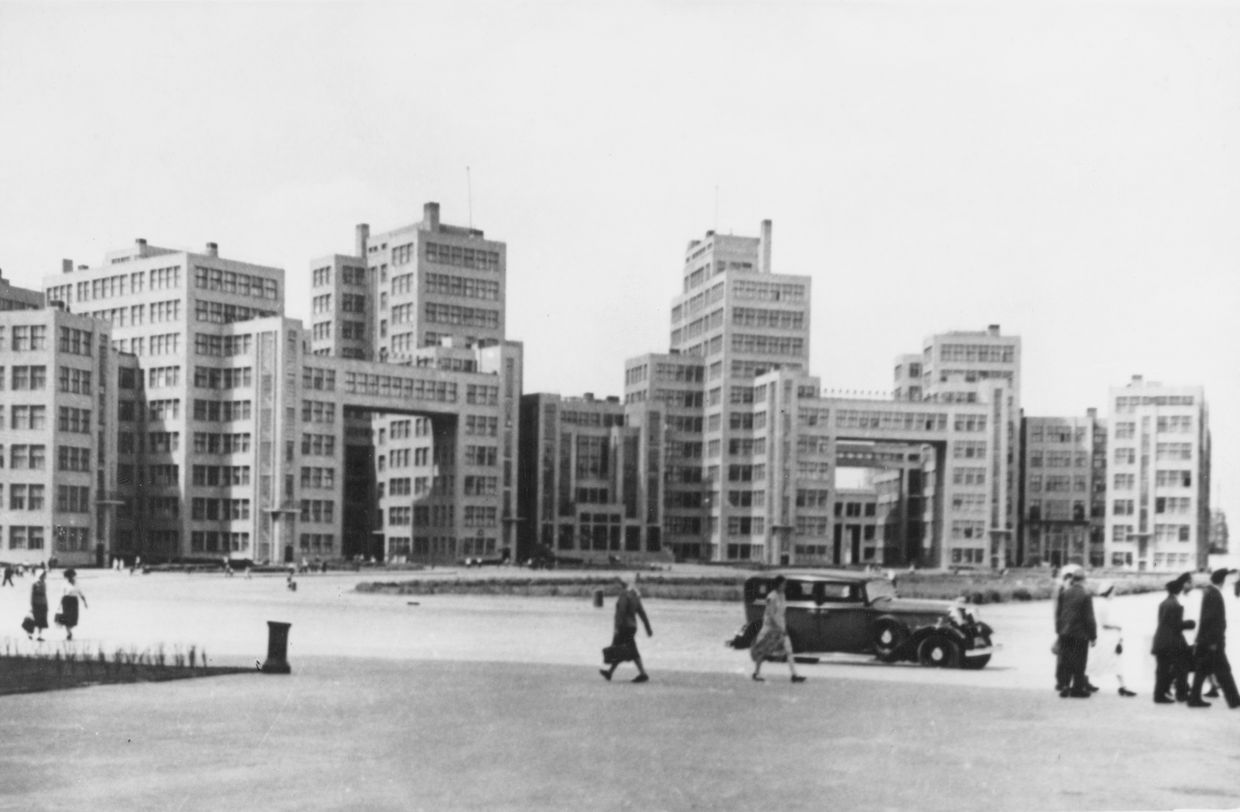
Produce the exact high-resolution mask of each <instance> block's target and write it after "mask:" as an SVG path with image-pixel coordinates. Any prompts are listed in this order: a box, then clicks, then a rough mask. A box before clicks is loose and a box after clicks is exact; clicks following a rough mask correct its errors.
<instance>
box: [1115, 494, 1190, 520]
mask: <svg viewBox="0 0 1240 812" xmlns="http://www.w3.org/2000/svg"><path fill="white" fill-rule="evenodd" d="M1140 501H1141V500H1136V499H1113V500H1111V514H1112V515H1114V516H1135V515H1136V513H1137V505H1138V504H1139V502H1140ZM1196 509H1197V506H1196V503H1195V500H1194V499H1193V498H1192V497H1191V496H1158V497H1155V498H1154V512H1155V513H1160V514H1161V513H1194V512H1196ZM1143 510H1144V508H1143Z"/></svg>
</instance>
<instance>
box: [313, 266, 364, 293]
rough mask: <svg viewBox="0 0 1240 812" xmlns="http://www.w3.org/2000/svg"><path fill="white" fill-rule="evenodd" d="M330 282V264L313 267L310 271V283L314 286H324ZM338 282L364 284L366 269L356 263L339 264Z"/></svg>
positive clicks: (354, 284)
mask: <svg viewBox="0 0 1240 812" xmlns="http://www.w3.org/2000/svg"><path fill="white" fill-rule="evenodd" d="M331 283H332V269H331V266H330V265H329V266H327V267H324V268H315V269H314V270H313V271H312V272H311V284H312V285H313V286H314V287H316V288H322V287H326V286H327V285H330V284H331ZM340 284H342V285H352V286H354V287H361V286H364V285H365V284H366V269H365V268H359V267H357V266H356V265H341V266H340Z"/></svg>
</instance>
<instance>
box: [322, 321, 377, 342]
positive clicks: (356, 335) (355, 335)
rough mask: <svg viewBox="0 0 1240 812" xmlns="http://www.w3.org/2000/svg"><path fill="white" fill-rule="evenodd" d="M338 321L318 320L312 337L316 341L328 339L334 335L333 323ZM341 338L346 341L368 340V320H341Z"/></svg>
mask: <svg viewBox="0 0 1240 812" xmlns="http://www.w3.org/2000/svg"><path fill="white" fill-rule="evenodd" d="M334 324H336V322H331V321H320V322H316V323H315V324H314V326H313V327H312V328H311V331H310V332H311V338H312V339H313V340H314V341H327V340H329V339H330V338H331V337H332V331H333V325H334ZM339 324H340V338H341V340H344V341H365V340H366V322H364V321H348V320H341V321H340V322H339Z"/></svg>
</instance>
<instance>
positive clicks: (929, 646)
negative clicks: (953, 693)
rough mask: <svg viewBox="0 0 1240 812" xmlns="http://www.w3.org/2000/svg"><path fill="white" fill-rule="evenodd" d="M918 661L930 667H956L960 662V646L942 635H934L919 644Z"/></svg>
mask: <svg viewBox="0 0 1240 812" xmlns="http://www.w3.org/2000/svg"><path fill="white" fill-rule="evenodd" d="M917 662H919V663H921V664H922V665H924V666H927V667H930V668H955V667H956V666H957V664H959V662H960V646H958V645H956V642H955V641H954V640H949V639H947V638H946V637H943V636H942V635H937V634H936V635H932V636H930V637H927V638H926V639H925V640H922V641H921V644H920V645H919V646H917Z"/></svg>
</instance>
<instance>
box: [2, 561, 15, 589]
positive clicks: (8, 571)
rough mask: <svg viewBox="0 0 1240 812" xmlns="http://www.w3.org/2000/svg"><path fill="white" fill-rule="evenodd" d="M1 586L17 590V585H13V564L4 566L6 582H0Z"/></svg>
mask: <svg viewBox="0 0 1240 812" xmlns="http://www.w3.org/2000/svg"><path fill="white" fill-rule="evenodd" d="M0 586H11V587H13V588H14V589H16V588H17V584H15V583H13V565H12V564H5V565H4V581H3V582H0Z"/></svg>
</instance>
